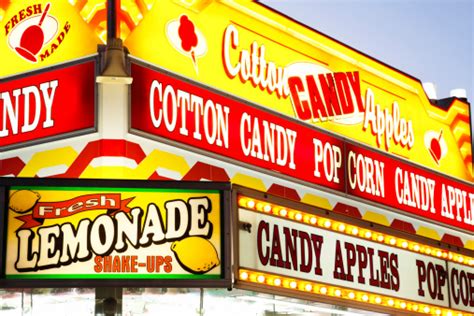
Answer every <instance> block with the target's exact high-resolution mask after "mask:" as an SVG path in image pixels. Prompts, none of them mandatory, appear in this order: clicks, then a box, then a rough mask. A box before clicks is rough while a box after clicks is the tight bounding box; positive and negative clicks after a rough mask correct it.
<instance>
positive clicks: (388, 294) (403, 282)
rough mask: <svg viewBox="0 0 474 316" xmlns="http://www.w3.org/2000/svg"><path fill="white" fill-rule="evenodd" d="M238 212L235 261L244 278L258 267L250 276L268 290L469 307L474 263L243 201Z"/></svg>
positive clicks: (473, 294)
mask: <svg viewBox="0 0 474 316" xmlns="http://www.w3.org/2000/svg"><path fill="white" fill-rule="evenodd" d="M281 209H284V207H281ZM237 212H238V214H237V217H238V220H237V222H236V223H238V228H237V229H238V232H237V233H236V234H238V240H239V241H238V244H239V246H238V258H239V259H238V266H239V269H240V271H248V272H245V273H244V277H242V275H241V276H240V280H244V281H245V280H248V277H249V276H248V273H254V274H255V275H259V273H258V272H261V273H262V274H260V276H259V277H257V279H256V280H253V282H255V283H259V284H260V285H265V284H266V285H270V286H269V287H268V289H269V290H270V291H275V292H279V289H285V288H286V289H287V290H294V291H298V292H299V293H300V291H303V292H306V293H308V292H309V293H313V291H316V289H318V291H320V292H321V293H322V294H326V293H327V292H326V291H329V290H327V288H325V289H326V290H321V288H322V287H325V286H334V287H335V288H336V292H334V293H331V295H332V296H334V297H343V296H344V295H345V296H347V297H348V298H349V299H350V298H351V294H344V295H343V294H342V293H343V292H344V293H350V291H351V290H352V291H354V293H359V294H353V297H352V299H359V300H361V301H365V302H369V301H371V303H377V301H373V300H377V298H375V299H374V297H376V296H373V295H372V294H374V295H380V296H381V297H379V298H378V299H379V300H380V301H379V302H378V304H380V303H382V301H383V303H384V304H387V303H386V302H388V305H389V306H390V305H392V306H393V304H394V303H390V300H392V301H391V302H394V299H396V300H398V301H400V300H401V301H400V302H404V303H402V304H401V305H400V306H402V307H399V308H407V303H408V302H410V304H411V305H410V306H413V305H414V304H420V303H421V304H425V305H428V307H427V308H432V307H433V306H437V307H444V308H453V309H455V310H462V311H467V312H472V309H473V306H474V284H473V283H474V268H473V267H472V266H468V265H461V264H456V263H453V262H448V261H446V260H443V259H441V258H436V257H433V256H426V255H422V254H420V253H417V252H415V251H413V250H411V251H410V250H409V249H408V247H407V249H400V248H396V247H393V246H391V245H390V244H388V245H387V244H384V243H379V242H376V241H372V240H367V238H360V237H355V236H349V235H347V234H344V233H341V232H340V231H337V230H336V231H334V230H331V229H328V228H330V227H331V226H325V227H319V226H317V225H315V224H313V225H312V224H310V223H309V222H308V223H305V222H304V221H303V220H302V218H303V215H302V216H301V217H300V218H299V219H298V216H295V215H293V216H292V215H286V216H288V217H293V218H292V219H290V218H288V217H286V218H284V217H281V216H275V215H269V214H265V212H266V211H258V210H255V209H245V208H242V207H240V208H238V211H237ZM288 212H290V211H288ZM296 212H297V211H296ZM269 213H271V211H270V212H269ZM280 214H282V212H281V211H280ZM285 214H286V213H285ZM296 214H298V213H296ZM305 216H306V215H305ZM323 226H324V224H323ZM325 228H326V229H325ZM343 231H344V229H343ZM255 272H256V273H255ZM275 279H278V281H275ZM285 279H286V280H288V281H289V282H290V283H288V284H286V283H285V282H288V281H285ZM248 281H252V280H248ZM305 281H306V283H305ZM308 282H309V283H308ZM301 286H303V287H301ZM337 291H339V292H337ZM362 293H364V294H362ZM327 294H329V293H327ZM357 295H362V296H361V297H359V298H357ZM364 295H365V297H364ZM371 297H372V298H371ZM432 311H434V310H432ZM425 312H426V311H425Z"/></svg>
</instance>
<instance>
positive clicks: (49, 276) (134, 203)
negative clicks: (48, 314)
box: [0, 178, 231, 287]
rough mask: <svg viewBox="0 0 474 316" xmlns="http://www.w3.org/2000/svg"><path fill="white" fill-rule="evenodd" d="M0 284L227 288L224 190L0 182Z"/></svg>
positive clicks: (209, 185) (205, 185) (222, 186)
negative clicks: (0, 248)
mask: <svg viewBox="0 0 474 316" xmlns="http://www.w3.org/2000/svg"><path fill="white" fill-rule="evenodd" d="M0 185H1V192H0V194H1V196H2V205H1V211H0V215H1V220H2V225H1V229H2V236H4V238H3V243H2V245H1V247H2V252H1V253H2V261H1V278H0V286H3V287H10V286H12V287H14V286H32V287H37V286H38V287H39V286H41V287H47V286H67V287H70V286H72V284H73V285H74V286H146V287H153V286H166V287H174V286H186V287H230V285H231V282H230V256H229V252H230V238H229V234H230V233H229V218H228V216H229V208H230V184H229V183H217V182H163V181H128V180H69V179H6V178H5V179H0Z"/></svg>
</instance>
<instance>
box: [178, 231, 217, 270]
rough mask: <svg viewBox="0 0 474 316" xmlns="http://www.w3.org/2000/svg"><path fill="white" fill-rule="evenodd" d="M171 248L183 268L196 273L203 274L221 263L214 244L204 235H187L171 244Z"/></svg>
mask: <svg viewBox="0 0 474 316" xmlns="http://www.w3.org/2000/svg"><path fill="white" fill-rule="evenodd" d="M171 250H172V251H173V252H174V253H175V255H176V259H177V260H178V262H179V264H180V265H181V267H182V268H183V269H185V270H186V271H188V272H191V273H194V274H203V273H206V272H207V271H209V270H211V269H212V268H214V267H216V266H218V265H219V263H220V262H219V256H218V255H217V250H216V248H214V245H213V244H212V243H211V242H210V241H209V240H207V239H205V238H202V237H187V238H184V239H182V240H178V241H175V242H173V243H172V244H171Z"/></svg>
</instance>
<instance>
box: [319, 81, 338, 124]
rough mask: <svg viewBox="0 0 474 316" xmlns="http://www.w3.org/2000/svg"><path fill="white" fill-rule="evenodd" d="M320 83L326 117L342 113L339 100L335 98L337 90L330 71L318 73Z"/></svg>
mask: <svg viewBox="0 0 474 316" xmlns="http://www.w3.org/2000/svg"><path fill="white" fill-rule="evenodd" d="M318 78H319V82H320V83H321V90H322V91H323V95H324V100H325V103H326V111H327V116H328V117H333V116H338V115H342V111H341V107H340V105H339V100H338V98H337V91H336V88H335V86H334V78H333V75H332V74H331V73H329V74H326V76H324V74H321V75H318Z"/></svg>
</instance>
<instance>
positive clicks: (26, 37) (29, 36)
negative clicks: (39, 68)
mask: <svg viewBox="0 0 474 316" xmlns="http://www.w3.org/2000/svg"><path fill="white" fill-rule="evenodd" d="M49 7H50V4H49V3H48V4H46V7H45V9H44V11H43V14H42V15H41V18H40V21H39V23H38V25H30V26H29V27H28V28H27V29H26V30H25V31H24V32H23V34H22V35H21V39H20V46H18V47H15V50H16V51H17V52H18V53H19V54H20V55H21V56H23V57H24V58H26V59H28V60H31V61H33V62H36V61H37V59H36V57H35V55H36V54H38V52H39V51H40V50H41V48H42V47H43V44H44V32H43V30H42V29H41V24H43V21H44V18H45V17H46V15H47V14H48V11H49Z"/></svg>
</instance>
